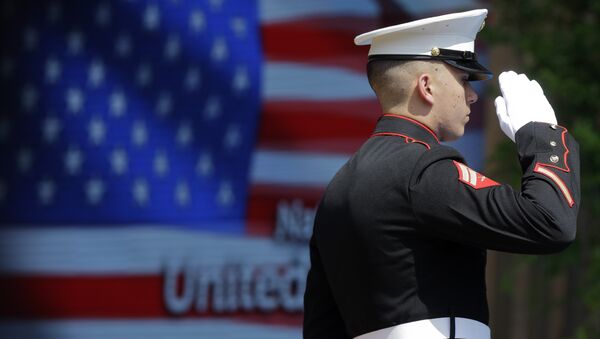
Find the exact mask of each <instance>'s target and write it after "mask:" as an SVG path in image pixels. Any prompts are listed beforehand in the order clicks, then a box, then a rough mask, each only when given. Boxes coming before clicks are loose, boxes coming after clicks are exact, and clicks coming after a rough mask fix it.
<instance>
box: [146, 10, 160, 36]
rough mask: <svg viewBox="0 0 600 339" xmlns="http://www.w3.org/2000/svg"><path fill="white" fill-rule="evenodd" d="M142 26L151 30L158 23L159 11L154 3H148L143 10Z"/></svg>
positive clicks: (155, 27) (156, 26)
mask: <svg viewBox="0 0 600 339" xmlns="http://www.w3.org/2000/svg"><path fill="white" fill-rule="evenodd" d="M143 20H144V28H146V29H147V30H149V31H153V30H155V29H157V28H158V26H159V25H160V11H159V9H158V7H157V6H156V5H149V6H147V7H146V10H145V11H144V18H143Z"/></svg>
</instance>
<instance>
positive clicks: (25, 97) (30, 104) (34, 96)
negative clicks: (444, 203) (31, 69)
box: [21, 84, 39, 112]
mask: <svg viewBox="0 0 600 339" xmlns="http://www.w3.org/2000/svg"><path fill="white" fill-rule="evenodd" d="M38 98H39V95H38V91H37V89H36V88H35V87H33V85H31V84H27V85H25V87H23V92H22V94H21V106H22V107H23V110H24V111H25V112H31V111H33V110H34V109H35V107H36V105H37V102H38Z"/></svg>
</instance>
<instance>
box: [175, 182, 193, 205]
mask: <svg viewBox="0 0 600 339" xmlns="http://www.w3.org/2000/svg"><path fill="white" fill-rule="evenodd" d="M175 201H177V204H178V205H179V206H186V205H188V204H189V202H190V188H189V187H188V184H187V183H186V182H183V181H182V182H178V183H177V186H176V188H175Z"/></svg>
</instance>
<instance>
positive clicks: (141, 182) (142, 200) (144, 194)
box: [132, 179, 150, 206]
mask: <svg viewBox="0 0 600 339" xmlns="http://www.w3.org/2000/svg"><path fill="white" fill-rule="evenodd" d="M132 194H133V200H134V201H135V202H136V203H137V204H138V205H140V206H145V205H146V204H147V203H148V200H149V199H150V188H149V187H148V183H147V182H146V180H145V179H136V180H135V182H134V183H133V188H132Z"/></svg>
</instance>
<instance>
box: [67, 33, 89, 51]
mask: <svg viewBox="0 0 600 339" xmlns="http://www.w3.org/2000/svg"><path fill="white" fill-rule="evenodd" d="M84 39H85V38H84V36H83V33H81V32H80V31H72V32H70V33H69V35H68V36H67V49H68V51H69V53H70V54H72V55H79V54H80V53H81V52H83V44H84Z"/></svg>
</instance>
